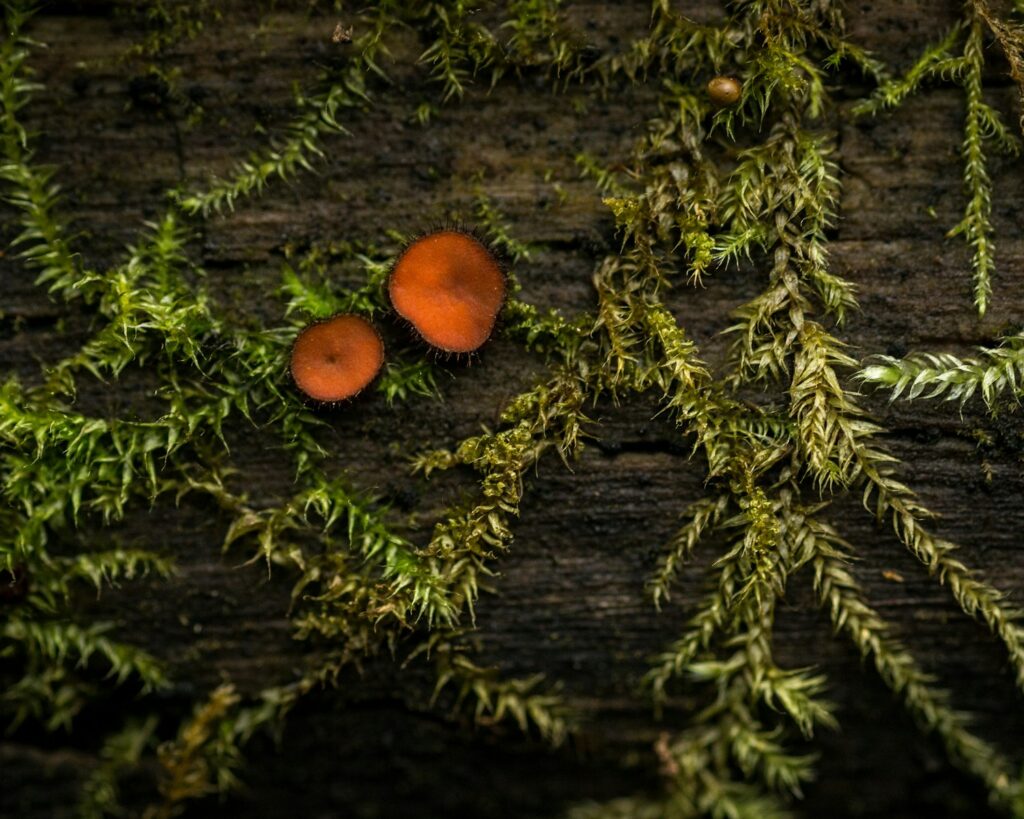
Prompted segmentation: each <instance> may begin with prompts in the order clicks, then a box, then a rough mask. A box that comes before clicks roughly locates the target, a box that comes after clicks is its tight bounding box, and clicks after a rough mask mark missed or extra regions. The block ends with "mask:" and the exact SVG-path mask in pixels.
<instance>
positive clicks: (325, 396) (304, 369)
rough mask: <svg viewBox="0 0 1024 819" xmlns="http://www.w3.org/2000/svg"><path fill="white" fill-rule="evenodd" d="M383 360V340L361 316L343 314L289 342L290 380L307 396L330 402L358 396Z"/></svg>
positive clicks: (314, 399) (312, 325) (314, 325)
mask: <svg viewBox="0 0 1024 819" xmlns="http://www.w3.org/2000/svg"><path fill="white" fill-rule="evenodd" d="M383 363H384V343H383V342H382V341H381V339H380V336H379V335H378V334H377V331H376V330H375V329H374V327H373V325H372V324H370V322H368V321H367V320H366V319H364V318H363V317H362V316H356V315H352V314H349V313H344V314H341V315H337V316H332V317H331V318H329V319H326V320H324V321H318V322H315V323H313V324H311V325H309V326H308V327H306V328H305V329H304V330H303V331H302V332H301V333H299V335H298V336H297V337H296V339H295V343H294V344H293V345H292V356H291V365H290V366H291V373H292V379H293V380H294V381H295V386H297V387H298V388H299V389H300V390H301V391H302V392H303V393H304V394H305V395H306V396H307V397H309V398H311V399H312V400H313V401H316V402H318V403H321V404H332V403H335V402H338V401H344V400H345V399H347V398H352V397H353V396H355V395H358V394H359V393H360V392H362V390H363V389H364V388H365V387H366V386H367V385H368V384H369V383H370V382H371V381H373V379H374V377H375V376H376V375H377V373H378V372H380V368H381V366H382V365H383Z"/></svg>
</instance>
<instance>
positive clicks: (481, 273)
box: [388, 230, 505, 353]
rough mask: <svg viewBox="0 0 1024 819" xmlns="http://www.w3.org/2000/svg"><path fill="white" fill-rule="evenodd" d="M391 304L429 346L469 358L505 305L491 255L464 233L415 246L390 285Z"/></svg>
mask: <svg viewBox="0 0 1024 819" xmlns="http://www.w3.org/2000/svg"><path fill="white" fill-rule="evenodd" d="M388 293H389V295H390V297H391V304H392V305H393V306H394V308H395V310H396V311H397V312H398V314H399V315H400V316H402V317H403V318H404V319H406V320H407V321H409V322H410V323H411V324H412V325H413V327H415V328H416V330H417V331H418V332H419V334H420V335H421V336H423V338H424V340H425V341H426V342H427V343H428V344H430V345H431V346H433V347H438V348H439V349H442V350H445V351H447V352H450V353H469V352H472V351H473V350H476V349H477V348H478V347H480V345H482V344H483V343H484V342H485V341H487V339H488V337H489V336H490V335H491V330H493V329H494V322H495V319H497V317H498V311H499V310H500V309H501V305H502V302H503V301H504V300H505V276H504V274H503V273H502V270H501V265H500V264H499V263H498V260H497V259H496V258H494V255H493V254H492V253H491V252H490V251H489V250H488V249H487V248H486V247H484V245H483V244H481V243H480V242H479V241H477V240H476V239H474V238H473V237H472V236H470V235H469V234H468V233H462V232H461V231H457V230H439V231H437V232H436V233H430V234H428V235H426V236H424V237H423V238H421V239H418V240H417V241H415V242H413V243H412V244H411V245H410V246H409V247H408V249H406V251H405V252H404V253H403V254H402V255H401V257H399V259H398V261H397V262H396V263H395V267H394V269H393V270H392V271H391V278H390V280H389V281H388Z"/></svg>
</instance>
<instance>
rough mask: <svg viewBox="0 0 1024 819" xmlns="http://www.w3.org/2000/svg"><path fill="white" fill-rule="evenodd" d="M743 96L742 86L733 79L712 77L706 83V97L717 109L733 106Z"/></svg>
mask: <svg viewBox="0 0 1024 819" xmlns="http://www.w3.org/2000/svg"><path fill="white" fill-rule="evenodd" d="M742 94H743V86H742V85H740V81H739V80H737V79H736V78H735V77H712V78H711V79H710V80H709V81H708V96H709V97H711V101H712V102H713V103H714V104H715V105H717V106H718V107H719V108H728V107H729V106H730V105H735V104H736V103H737V102H739V100H740V96H742Z"/></svg>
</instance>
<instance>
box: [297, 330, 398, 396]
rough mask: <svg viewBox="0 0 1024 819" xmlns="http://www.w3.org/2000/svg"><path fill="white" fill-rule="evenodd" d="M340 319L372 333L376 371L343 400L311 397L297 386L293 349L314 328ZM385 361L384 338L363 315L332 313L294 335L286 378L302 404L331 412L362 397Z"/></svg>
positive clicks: (375, 378)
mask: <svg viewBox="0 0 1024 819" xmlns="http://www.w3.org/2000/svg"><path fill="white" fill-rule="evenodd" d="M341 318H354V319H358V320H359V321H361V322H362V323H363V324H364V325H365V326H366V327H367V328H368V329H369V330H371V331H372V333H373V335H374V336H375V337H376V339H377V343H378V345H379V349H380V361H379V362H378V364H377V369H376V370H375V371H374V373H373V375H372V376H370V378H369V379H368V380H367V381H366V383H365V384H363V385H362V386H361V387H360V388H359V389H357V390H356V391H355V392H352V393H350V394H349V395H346V396H345V397H343V398H334V399H325V398H316V397H315V396H312V395H310V394H309V393H308V392H306V390H305V389H303V387H302V386H301V385H300V384H299V381H298V379H297V378H296V377H295V347H296V345H297V344H298V343H299V340H300V339H301V338H302V336H303V335H305V334H306V333H307V332H309V331H310V330H312V329H314V328H315V327H320V326H322V325H324V324H329V323H330V322H332V321H335V320H337V319H341ZM386 359H387V349H386V347H385V346H384V338H383V336H381V334H380V330H378V329H377V326H376V325H375V324H374V323H373V322H372V321H370V319H369V318H367V317H366V316H364V315H362V314H360V313H352V312H339V313H333V314H331V315H329V316H325V317H324V318H318V319H314V320H313V321H311V322H309V323H308V324H306V325H304V326H303V327H302V329H301V330H299V332H298V333H296V335H295V338H294V339H292V343H291V346H290V347H289V348H288V377H289V379H290V380H291V383H292V387H293V388H294V390H295V392H297V393H298V395H299V396H300V397H301V399H302V401H303V403H304V404H306V405H307V406H309V407H312V408H314V409H323V410H331V409H336V408H338V407H341V406H344V405H346V404H349V403H351V402H352V401H354V400H355V399H356V398H358V397H359V396H360V395H362V394H363V393H364V392H366V390H367V389H369V388H370V387H371V386H373V384H374V382H375V381H377V379H378V378H380V374H381V373H382V372H383V371H384V364H385V363H386Z"/></svg>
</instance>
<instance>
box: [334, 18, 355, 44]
mask: <svg viewBox="0 0 1024 819" xmlns="http://www.w3.org/2000/svg"><path fill="white" fill-rule="evenodd" d="M353 30H354V27H353V26H348V27H347V28H346V27H345V26H343V25H342V24H341V23H338V25H336V26H335V27H334V33H333V34H332V35H331V42H332V43H351V42H352V32H353Z"/></svg>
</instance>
